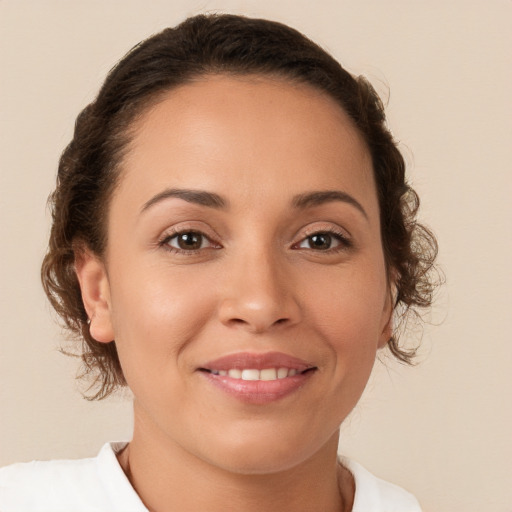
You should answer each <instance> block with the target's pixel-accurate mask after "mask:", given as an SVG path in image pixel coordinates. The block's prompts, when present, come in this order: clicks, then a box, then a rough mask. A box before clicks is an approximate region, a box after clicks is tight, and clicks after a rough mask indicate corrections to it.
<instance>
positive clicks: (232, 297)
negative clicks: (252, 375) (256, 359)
mask: <svg viewBox="0 0 512 512" xmlns="http://www.w3.org/2000/svg"><path fill="white" fill-rule="evenodd" d="M291 274H292V273H290V272H288V271H287V269H286V263H283V262H281V263H279V261H278V258H277V257H275V256H272V255H271V254H268V253H263V252H260V253H257V254H255V253H252V254H250V255H249V254H245V255H240V256H238V257H237V258H236V260H235V259H234V261H232V262H230V263H229V268H228V269H227V270H226V275H225V279H224V285H225V286H224V291H223V296H222V298H221V300H220V304H219V319H220V321H221V322H222V323H223V324H225V325H227V326H230V327H238V328H243V329H246V330H247V331H249V332H251V333H264V332H266V331H268V330H270V329H272V328H275V327H277V326H285V325H288V326H291V325H294V324H296V323H297V322H299V321H300V315H301V311H300V305H299V303H298V301H297V296H296V293H295V290H294V279H293V277H292V275H291Z"/></svg>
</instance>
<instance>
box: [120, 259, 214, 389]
mask: <svg viewBox="0 0 512 512" xmlns="http://www.w3.org/2000/svg"><path fill="white" fill-rule="evenodd" d="M141 274H142V277H141V278H140V279H139V278H138V276H137V275H136V273H134V272H132V273H131V274H130V275H131V276H132V278H131V279H123V278H122V276H119V278H118V279H116V276H112V280H111V282H112V292H111V295H112V305H113V308H112V314H113V325H114V334H115V340H116V345H117V347H118V352H119V357H120V360H121V364H122V366H123V370H124V371H125V374H126V378H127V380H129V374H130V373H133V372H134V371H135V372H136V371H138V370H139V369H140V370H142V368H143V367H146V368H145V371H146V372H147V371H148V368H153V369H154V370H155V371H158V370H159V369H161V370H163V369H164V368H165V367H166V366H168V365H169V364H170V363H173V364H179V361H180V359H179V355H180V353H181V352H182V350H183V349H184V348H185V347H186V346H187V344H188V342H189V341H190V340H192V339H193V338H194V337H195V336H196V334H197V333H198V332H199V331H200V330H201V329H202V328H203V326H204V324H205V323H206V322H207V321H208V319H209V317H210V316H211V310H212V307H211V305H212V300H211V298H210V297H209V295H208V293H205V290H204V286H203V288H202V289H201V288H200V287H199V286H198V285H197V284H198V282H201V280H194V279H190V275H188V276H185V275H183V274H184V273H181V274H180V272H173V273H172V276H170V275H165V272H162V269H160V270H159V271H158V272H156V271H154V272H152V271H151V269H150V270H146V271H144V272H143V273H141ZM169 274H170V272H169ZM116 283H117V284H118V285H117V286H116ZM203 285H204V282H203ZM132 366H133V367H134V368H132Z"/></svg>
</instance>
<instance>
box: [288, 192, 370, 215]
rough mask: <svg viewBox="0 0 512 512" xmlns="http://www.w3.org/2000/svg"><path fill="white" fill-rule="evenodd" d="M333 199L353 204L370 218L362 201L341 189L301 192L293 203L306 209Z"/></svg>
mask: <svg viewBox="0 0 512 512" xmlns="http://www.w3.org/2000/svg"><path fill="white" fill-rule="evenodd" d="M333 201H341V202H342V203H348V204H351V205H352V206H354V207H355V208H357V209H358V210H359V211H360V212H361V213H362V214H363V216H364V217H365V218H366V219H368V214H367V213H366V211H365V209H364V208H363V206H362V205H361V203H360V202H359V201H358V200H357V199H355V198H354V197H352V196H351V195H350V194H347V193H346V192H342V191H341V190H320V191H317V192H308V193H306V194H299V195H297V196H295V197H294V198H293V201H292V204H293V206H294V207H295V208H299V209H305V208H310V207H312V206H319V205H322V204H325V203H330V202H333Z"/></svg>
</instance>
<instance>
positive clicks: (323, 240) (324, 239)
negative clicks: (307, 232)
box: [306, 233, 332, 251]
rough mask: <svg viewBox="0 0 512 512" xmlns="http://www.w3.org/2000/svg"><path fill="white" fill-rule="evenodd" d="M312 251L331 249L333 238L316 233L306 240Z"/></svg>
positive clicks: (326, 234)
mask: <svg viewBox="0 0 512 512" xmlns="http://www.w3.org/2000/svg"><path fill="white" fill-rule="evenodd" d="M306 240H307V241H308V242H307V243H308V245H309V248H310V249H318V250H320V251H325V250H327V249H330V248H331V245H332V237H331V235H329V234H328V233H316V234H315V235H311V236H308V238H307V239H306Z"/></svg>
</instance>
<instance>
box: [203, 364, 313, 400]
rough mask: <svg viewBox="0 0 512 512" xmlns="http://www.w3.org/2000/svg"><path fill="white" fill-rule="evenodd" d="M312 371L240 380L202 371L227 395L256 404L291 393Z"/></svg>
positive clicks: (308, 377) (304, 382)
mask: <svg viewBox="0 0 512 512" xmlns="http://www.w3.org/2000/svg"><path fill="white" fill-rule="evenodd" d="M313 373H315V371H314V370H312V371H308V372H306V373H300V374H298V375H294V376H293V377H285V378H284V379H276V380H242V379H232V378H230V377H226V376H220V375H214V374H213V373H208V372H202V374H203V375H204V377H205V378H206V379H208V381H209V382H210V383H211V384H213V385H214V386H216V387H217V388H219V389H220V390H222V391H224V392H225V393H227V394H228V395H231V396H233V397H234V398H237V399H238V400H240V401H242V402H245V403H248V404H257V405H263V404H268V403H271V402H275V401H277V400H280V399H281V398H284V397H285V396H288V395H291V394H292V393H294V392H296V391H298V390H299V389H300V388H302V387H303V386H304V385H305V384H306V382H307V381H308V380H309V379H310V377H311V376H312V375H313Z"/></svg>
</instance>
